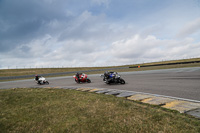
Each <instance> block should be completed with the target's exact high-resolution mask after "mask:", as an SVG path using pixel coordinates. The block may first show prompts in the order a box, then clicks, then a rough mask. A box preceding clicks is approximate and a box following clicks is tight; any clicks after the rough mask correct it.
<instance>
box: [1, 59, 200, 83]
mask: <svg viewBox="0 0 200 133" xmlns="http://www.w3.org/2000/svg"><path fill="white" fill-rule="evenodd" d="M188 61H200V58H193V59H184V60H174V61H163V62H152V63H144V64H135V65H125V66H112V67H76V68H32V69H0V77H9V76H24V75H36V74H37V75H42V74H48V73H62V72H73V71H88V70H96V69H106V68H116V67H127V68H124V69H117V70H113V71H118V72H128V71H144V70H156V69H170V68H183V67H200V63H191V64H176V65H163V66H150V67H144V68H128V67H134V66H143V65H156V64H167V63H180V62H188ZM96 73H98V74H100V73H104V70H103V71H93V72H87V74H96ZM72 75H73V74H62V75H54V76H56V77H57V76H72ZM46 77H47V76H46ZM12 80H13V79H12ZM2 81H3V80H2Z"/></svg>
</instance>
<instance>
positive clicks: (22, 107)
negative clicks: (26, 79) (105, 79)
mask: <svg viewBox="0 0 200 133" xmlns="http://www.w3.org/2000/svg"><path fill="white" fill-rule="evenodd" d="M0 105H1V106H0V131H1V132H34V133H35V132H73V133H74V132H75V133H76V132H83V133H88V132H105V133H106V132H122V133H124V132H126V133H128V132H130V133H133V132H142V133H145V132H190V133H197V132H200V121H199V120H198V119H196V118H193V117H191V116H188V115H186V114H180V113H178V112H177V111H170V110H167V109H164V108H161V107H159V106H152V105H147V104H142V103H139V102H133V101H128V100H125V99H124V98H117V97H114V96H110V95H103V94H96V93H87V92H80V91H75V90H64V89H51V88H42V89H35V88H34V89H33V88H27V89H21V88H18V89H5V90H4V89H3V90H0Z"/></svg>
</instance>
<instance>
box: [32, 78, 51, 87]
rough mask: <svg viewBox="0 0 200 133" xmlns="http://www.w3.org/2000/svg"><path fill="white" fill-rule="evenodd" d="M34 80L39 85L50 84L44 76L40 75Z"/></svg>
mask: <svg viewBox="0 0 200 133" xmlns="http://www.w3.org/2000/svg"><path fill="white" fill-rule="evenodd" d="M34 80H35V82H36V83H37V84H39V85H43V84H49V82H48V81H47V80H46V79H45V78H44V77H42V76H40V77H38V80H37V79H36V78H35V79H34Z"/></svg>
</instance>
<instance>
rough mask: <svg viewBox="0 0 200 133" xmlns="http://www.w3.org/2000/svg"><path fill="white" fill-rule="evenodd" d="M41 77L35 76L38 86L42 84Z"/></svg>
mask: <svg viewBox="0 0 200 133" xmlns="http://www.w3.org/2000/svg"><path fill="white" fill-rule="evenodd" d="M40 77H41V76H38V75H35V81H37V83H38V84H40V80H39V78H40Z"/></svg>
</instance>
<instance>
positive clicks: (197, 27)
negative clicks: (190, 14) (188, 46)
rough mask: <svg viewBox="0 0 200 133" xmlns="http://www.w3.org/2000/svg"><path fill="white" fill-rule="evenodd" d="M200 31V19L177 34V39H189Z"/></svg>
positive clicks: (190, 23)
mask: <svg viewBox="0 0 200 133" xmlns="http://www.w3.org/2000/svg"><path fill="white" fill-rule="evenodd" d="M199 31H200V18H198V19H196V20H193V21H191V22H189V23H187V24H186V25H185V26H184V27H183V28H182V29H181V30H180V31H179V32H178V34H177V37H180V38H182V37H187V36H190V35H192V34H195V33H197V32H199Z"/></svg>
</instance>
